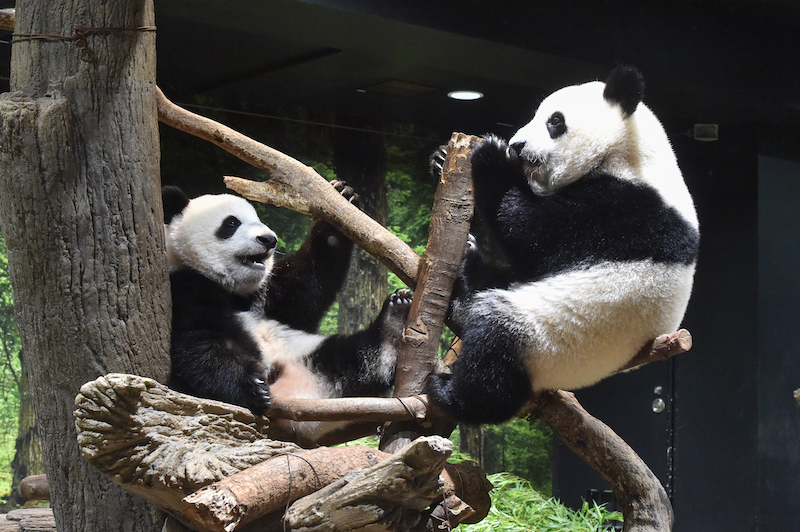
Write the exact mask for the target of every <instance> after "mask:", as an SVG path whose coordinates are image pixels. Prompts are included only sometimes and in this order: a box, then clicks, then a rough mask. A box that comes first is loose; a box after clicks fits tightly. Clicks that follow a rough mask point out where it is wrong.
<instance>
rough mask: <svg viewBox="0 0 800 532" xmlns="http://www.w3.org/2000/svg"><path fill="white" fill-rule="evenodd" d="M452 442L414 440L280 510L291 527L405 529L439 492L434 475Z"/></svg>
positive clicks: (306, 531) (435, 438) (306, 530)
mask: <svg viewBox="0 0 800 532" xmlns="http://www.w3.org/2000/svg"><path fill="white" fill-rule="evenodd" d="M451 452H452V443H450V441H449V440H446V439H444V438H441V437H438V436H429V437H423V438H419V439H417V440H415V441H414V442H413V443H411V444H410V445H408V446H406V447H404V448H403V449H401V450H400V451H398V452H397V453H395V454H392V455H390V457H389V458H387V459H386V460H384V461H382V462H381V463H379V464H378V465H376V466H373V467H371V468H369V469H366V470H364V471H360V472H358V473H356V474H354V475H349V476H347V477H345V478H342V479H341V480H339V481H337V482H335V483H333V484H331V485H329V486H327V487H325V488H323V489H321V490H319V491H317V492H316V493H314V494H313V495H310V496H308V497H304V498H302V499H300V500H298V501H296V502H295V503H294V504H292V506H291V507H290V508H289V511H288V512H287V513H286V518H285V521H286V524H287V525H288V528H289V529H291V530H299V531H304V532H312V531H320V532H322V531H330V530H387V531H397V532H405V531H408V530H411V529H413V528H414V527H415V526H416V525H417V524H418V523H419V521H420V516H421V512H422V510H424V509H425V508H427V507H428V506H430V504H431V503H432V502H433V501H435V500H436V499H437V498H439V497H440V496H441V490H442V487H443V484H442V482H441V480H440V478H439V475H440V473H441V471H442V468H443V467H444V463H445V461H446V460H447V457H448V456H450V453H451Z"/></svg>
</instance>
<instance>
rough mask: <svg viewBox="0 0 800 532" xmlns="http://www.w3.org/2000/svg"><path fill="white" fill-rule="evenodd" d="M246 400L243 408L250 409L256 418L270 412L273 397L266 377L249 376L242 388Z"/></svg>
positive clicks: (243, 402)
mask: <svg viewBox="0 0 800 532" xmlns="http://www.w3.org/2000/svg"><path fill="white" fill-rule="evenodd" d="M242 395H243V397H244V400H243V401H242V406H244V407H246V408H248V409H249V410H250V411H251V412H252V413H253V414H255V415H256V416H263V415H264V414H265V413H266V412H267V410H269V407H270V403H271V396H270V393H269V384H267V381H266V375H260V376H253V375H248V376H247V378H246V379H245V381H244V383H243V387H242Z"/></svg>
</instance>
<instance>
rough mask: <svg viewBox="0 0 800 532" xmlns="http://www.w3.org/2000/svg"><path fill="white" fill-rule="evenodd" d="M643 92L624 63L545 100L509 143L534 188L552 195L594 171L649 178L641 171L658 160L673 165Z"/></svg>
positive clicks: (635, 74)
mask: <svg viewBox="0 0 800 532" xmlns="http://www.w3.org/2000/svg"><path fill="white" fill-rule="evenodd" d="M643 92H644V81H643V80H642V76H641V74H640V73H639V71H638V70H636V69H634V68H632V67H626V66H622V67H617V68H616V69H615V70H614V71H613V72H611V74H610V75H609V77H608V79H607V80H606V82H605V83H603V82H600V81H594V82H590V83H584V84H582V85H574V86H570V87H565V88H563V89H560V90H558V91H556V92H554V93H553V94H551V95H550V96H548V97H547V98H545V99H544V100H543V101H542V103H541V104H540V106H539V108H538V109H537V111H536V113H535V115H534V117H533V120H531V122H530V123H528V124H527V125H525V126H524V127H522V128H521V129H520V130H519V131H517V132H516V133H515V134H514V136H513V137H512V138H511V140H510V141H509V144H511V149H512V150H514V151H515V152H516V153H517V154H518V155H519V156H520V159H521V161H522V165H523V170H524V172H525V175H526V177H527V178H528V182H529V185H530V187H531V189H532V190H533V191H534V192H535V193H537V194H540V195H548V194H552V193H554V192H556V191H557V190H558V189H560V188H561V187H564V186H566V185H568V184H570V183H573V182H575V181H576V180H578V179H580V178H581V177H583V176H585V175H587V174H590V173H592V172H596V171H599V172H604V173H607V174H611V175H613V176H615V177H619V178H622V179H631V180H637V179H639V180H646V179H648V178H649V177H650V176H648V175H647V172H646V171H643V169H646V167H648V166H649V165H652V164H659V165H661V164H663V163H664V161H659V160H657V159H664V160H665V161H666V163H667V164H672V163H671V161H674V155H673V153H672V148H671V146H670V145H669V141H668V139H667V137H666V134H665V133H664V131H663V128H662V127H661V124H660V123H659V122H658V120H657V119H656V118H655V116H654V115H653V114H652V112H650V110H649V109H647V107H646V106H645V105H644V104H642V103H641V101H642V94H643ZM675 170H676V171H677V166H676V165H675ZM678 176H680V173H679V171H678ZM650 184H651V185H653V184H654V183H650ZM656 188H659V187H658V186H657V187H656Z"/></svg>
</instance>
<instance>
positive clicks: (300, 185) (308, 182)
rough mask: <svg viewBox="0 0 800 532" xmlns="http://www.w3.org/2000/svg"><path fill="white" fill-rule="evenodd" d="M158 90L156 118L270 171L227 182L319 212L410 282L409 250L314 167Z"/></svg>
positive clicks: (414, 268)
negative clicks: (257, 178) (256, 178)
mask: <svg viewBox="0 0 800 532" xmlns="http://www.w3.org/2000/svg"><path fill="white" fill-rule="evenodd" d="M157 92H158V119H159V120H160V121H161V122H163V123H164V124H167V125H169V126H172V127H174V128H176V129H180V130H181V131H184V132H186V133H189V134H191V135H195V136H197V137H200V138H202V139H205V140H207V141H209V142H211V143H213V144H216V145H217V146H219V147H220V148H222V149H224V150H225V151H227V152H229V153H231V154H233V155H235V156H236V157H239V158H240V159H242V160H243V161H245V162H247V163H249V164H251V165H253V166H255V167H256V168H260V169H262V170H264V171H266V172H267V173H268V174H269V180H268V181H266V182H263V183H256V182H253V181H248V180H246V179H240V178H237V177H226V178H225V184H226V185H227V186H228V188H231V189H233V190H235V191H236V192H238V193H239V194H241V195H242V196H244V197H246V198H248V199H251V200H255V201H261V202H267V203H272V204H274V205H278V206H282V207H287V208H290V209H292V210H295V211H298V212H302V213H305V214H310V215H312V216H315V217H319V218H324V219H325V220H326V221H328V222H329V223H330V224H331V225H333V226H334V227H336V228H337V229H339V230H340V231H341V232H342V233H344V234H345V235H346V236H347V237H348V238H350V239H351V240H352V241H353V242H355V243H356V244H357V245H358V246H359V247H361V248H362V249H364V250H365V251H367V252H368V253H370V254H371V255H373V256H375V257H376V258H378V260H380V261H381V262H382V263H383V264H384V265H385V266H386V267H387V268H389V269H390V270H392V271H393V272H394V273H396V274H397V275H398V276H399V277H400V278H401V279H402V280H403V282H405V283H406V284H408V285H409V286H412V287H413V286H414V284H415V283H416V279H417V275H418V271H419V262H420V258H419V256H418V255H417V254H416V253H414V250H412V249H411V248H410V247H408V246H407V245H406V244H405V243H404V242H403V241H402V240H400V239H399V238H397V237H396V236H394V235H393V234H392V233H390V232H389V231H387V230H386V229H384V227H383V226H381V224H379V223H378V222H376V221H375V220H373V219H372V218H370V217H369V216H367V215H366V214H364V213H363V212H361V211H360V210H359V209H358V208H356V207H355V206H354V205H352V204H351V203H350V202H348V201H347V200H346V199H344V198H343V197H342V196H341V194H338V193H337V192H336V191H335V190H333V188H332V187H331V186H330V185H329V184H328V182H327V181H326V180H325V178H323V177H322V176H320V175H319V174H318V173H317V172H316V171H315V170H314V169H313V168H310V167H308V166H306V165H304V164H302V163H300V162H299V161H297V160H295V159H293V158H291V157H289V156H288V155H285V154H283V153H281V152H279V151H277V150H274V149H272V148H270V147H268V146H265V145H263V144H261V143H259V142H256V141H254V140H252V139H250V138H248V137H246V136H244V135H242V134H241V133H238V132H236V131H234V130H233V129H231V128H229V127H227V126H224V125H222V124H220V123H218V122H215V121H213V120H210V119H208V118H205V117H202V116H200V115H196V114H194V113H192V112H189V111H187V110H185V109H182V108H181V107H178V106H177V105H174V104H173V103H172V102H170V101H169V100H168V99H167V98H166V96H164V94H163V93H162V92H161V91H160V90H158V91H157Z"/></svg>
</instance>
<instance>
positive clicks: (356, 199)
mask: <svg viewBox="0 0 800 532" xmlns="http://www.w3.org/2000/svg"><path fill="white" fill-rule="evenodd" d="M331 185H333V188H334V189H336V191H337V192H338V193H339V194H341V195H342V197H343V198H344V199H346V200H347V201H349V202H350V203H352V204H353V205H355V206H356V207H358V208H359V209H360V210H364V209H363V207H364V205H363V203H362V201H361V196H359V195H358V194H357V193H356V191H355V189H353V187H351V186H350V185H348V184H347V183H345V182H344V181H340V180H338V179H334V180H333V181H331Z"/></svg>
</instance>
